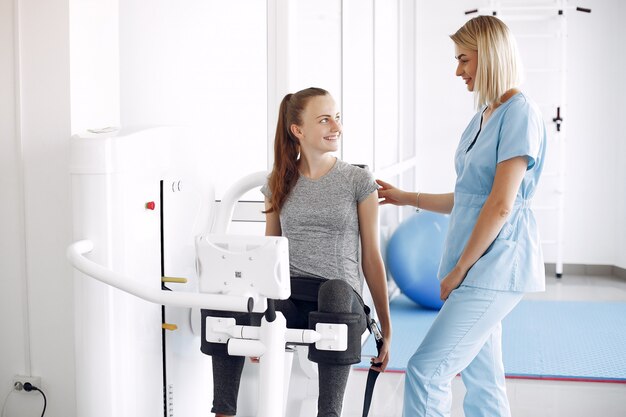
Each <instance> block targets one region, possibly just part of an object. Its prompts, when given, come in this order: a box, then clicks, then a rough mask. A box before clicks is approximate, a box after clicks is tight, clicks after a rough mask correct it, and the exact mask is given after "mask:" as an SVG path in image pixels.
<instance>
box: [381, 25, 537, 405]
mask: <svg viewBox="0 0 626 417" xmlns="http://www.w3.org/2000/svg"><path fill="white" fill-rule="evenodd" d="M450 37H451V38H452V40H453V41H454V44H455V57H456V59H457V61H458V66H457V69H456V75H457V76H459V77H461V78H462V79H463V81H464V82H465V84H466V85H467V89H468V90H469V91H472V92H473V93H474V94H475V97H476V103H477V108H478V112H477V113H476V115H475V116H474V117H473V119H472V120H471V121H470V123H469V125H468V126H467V128H466V129H465V131H464V132H463V135H462V136H461V141H460V143H459V146H458V149H457V151H456V154H455V169H456V173H457V180H456V185H455V188H454V193H450V194H426V193H419V192H418V193H414V192H406V191H403V190H400V189H398V188H395V187H393V186H392V185H390V184H387V183H385V182H383V181H378V182H379V184H380V185H381V186H382V188H381V189H380V190H379V192H378V194H379V197H380V198H381V199H382V200H381V204H395V205H399V206H402V205H412V206H415V207H417V208H419V209H424V210H430V211H435V212H439V213H450V223H449V230H448V235H447V238H446V243H445V247H444V251H443V255H442V260H441V266H440V269H439V278H440V280H441V299H442V300H445V303H444V305H443V307H442V308H441V311H440V312H439V315H438V316H437V318H436V320H435V321H434V323H433V325H432V327H431V329H430V330H429V332H428V333H427V335H426V337H425V339H424V341H423V342H422V344H421V345H420V346H419V348H418V349H417V351H416V352H415V354H414V355H413V357H411V359H410V360H409V363H408V365H407V373H406V383H405V394H404V416H405V417H418V416H429V417H430V416H448V415H450V405H451V393H450V386H451V382H452V379H453V378H454V377H455V376H456V375H457V374H458V373H459V372H460V373H461V376H462V378H463V382H464V384H465V387H466V388H467V394H466V396H465V400H464V403H463V407H464V411H465V416H466V417H474V416H510V409H509V403H508V400H507V396H506V389H505V380H504V367H503V364H502V340H501V339H502V337H501V336H502V329H501V322H502V319H503V318H504V317H506V315H507V314H509V312H510V311H511V310H513V308H514V307H515V306H516V305H517V303H519V301H520V300H521V299H522V296H523V294H524V293H525V292H533V291H543V290H544V288H545V276H544V265H543V256H542V253H541V247H540V243H539V235H538V231H537V225H536V223H535V218H534V216H533V212H532V210H531V208H530V203H531V199H532V197H533V194H534V192H535V189H536V187H537V183H538V181H539V178H540V176H541V171H542V168H543V161H544V155H545V140H546V133H545V126H544V123H543V121H542V117H541V113H540V111H539V109H538V108H537V106H536V105H535V104H534V103H533V102H532V101H531V100H530V99H529V98H528V97H527V96H526V95H524V93H522V92H521V91H520V90H519V89H518V86H519V83H520V79H519V78H520V71H521V67H520V62H519V58H518V54H517V48H516V45H515V40H514V38H513V36H512V35H511V33H510V31H509V29H508V28H507V26H506V25H505V24H504V23H502V21H500V20H499V19H497V18H496V17H493V16H479V17H476V18H474V19H471V20H470V21H468V22H467V23H466V24H465V25H464V26H463V27H461V28H460V29H459V30H458V31H457V32H456V33H455V34H454V35H451V36H450ZM416 232H418V231H416Z"/></svg>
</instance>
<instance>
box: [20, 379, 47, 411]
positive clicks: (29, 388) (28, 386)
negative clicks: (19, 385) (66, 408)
mask: <svg viewBox="0 0 626 417" xmlns="http://www.w3.org/2000/svg"><path fill="white" fill-rule="evenodd" d="M33 390H34V391H39V393H40V394H41V395H42V396H43V410H42V411H41V417H43V415H44V414H46V406H47V405H48V399H47V398H46V394H44V392H43V391H42V390H40V389H39V388H37V387H36V386H34V385H33V384H31V383H30V382H27V383H25V384H24V391H26V392H31V391H33Z"/></svg>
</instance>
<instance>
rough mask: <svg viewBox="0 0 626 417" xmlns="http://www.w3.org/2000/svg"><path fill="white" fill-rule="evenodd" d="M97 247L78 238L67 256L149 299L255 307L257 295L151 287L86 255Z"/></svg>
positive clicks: (218, 307)
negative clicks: (222, 293)
mask: <svg viewBox="0 0 626 417" xmlns="http://www.w3.org/2000/svg"><path fill="white" fill-rule="evenodd" d="M93 248H94V245H93V242H92V241H90V240H80V241H78V242H74V243H72V244H71V245H70V246H68V248H67V251H66V256H67V259H69V261H70V263H71V264H72V266H74V268H76V269H78V270H79V271H81V272H83V273H85V274H86V275H89V276H90V277H93V278H95V279H97V280H98V281H100V282H103V283H105V284H108V285H111V286H112V287H115V288H117V289H120V290H122V291H125V292H127V293H130V294H132V295H134V296H137V297H139V298H142V299H144V300H146V301H150V302H152V303H155V304H163V305H168V306H173V307H199V308H207V309H211V310H224V311H240V312H251V311H252V308H253V307H254V299H253V298H252V297H243V296H233V295H220V294H207V293H191V292H181V291H162V290H158V289H152V288H149V287H147V286H145V285H141V284H139V283H137V282H135V281H133V280H132V279H130V278H128V277H125V276H123V275H120V274H118V273H116V272H113V271H111V270H110V269H107V268H105V267H103V266H102V265H99V264H97V263H95V262H93V261H91V260H89V259H87V258H86V257H84V256H83V255H84V254H86V253H89V252H91V251H92V250H93Z"/></svg>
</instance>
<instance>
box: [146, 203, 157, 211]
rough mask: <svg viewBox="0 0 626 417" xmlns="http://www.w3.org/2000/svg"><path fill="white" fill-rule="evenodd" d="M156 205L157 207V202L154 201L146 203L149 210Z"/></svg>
mask: <svg viewBox="0 0 626 417" xmlns="http://www.w3.org/2000/svg"><path fill="white" fill-rule="evenodd" d="M155 207H156V204H154V201H149V202H147V203H146V208H147V209H148V210H154V208H155Z"/></svg>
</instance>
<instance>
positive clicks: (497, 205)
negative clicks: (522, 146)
mask: <svg viewBox="0 0 626 417" xmlns="http://www.w3.org/2000/svg"><path fill="white" fill-rule="evenodd" d="M527 166H528V161H527V158H526V157H525V156H518V157H516V158H512V159H508V160H506V161H503V162H500V163H499V164H498V165H497V166H496V175H495V178H494V180H493V186H492V188H491V192H490V193H489V196H488V197H487V200H486V201H485V204H484V205H483V208H482V209H481V210H480V214H479V215H478V220H477V221H476V225H475V226H474V230H472V234H471V235H470V237H469V240H468V241H467V244H466V245H465V249H464V250H463V253H462V254H461V257H460V258H459V260H458V262H457V264H456V266H455V267H454V268H453V269H452V271H451V272H450V273H449V274H448V275H447V276H446V277H445V278H444V279H443V280H442V281H441V299H442V300H446V299H447V298H448V296H449V295H450V293H451V292H452V290H454V289H455V288H457V287H458V286H459V285H461V282H463V279H465V275H466V274H467V271H469V269H470V268H471V267H472V266H473V265H474V264H475V263H476V261H478V259H479V258H480V257H481V256H483V254H484V253H485V251H486V250H487V248H488V247H489V245H491V244H492V243H493V241H494V240H495V238H496V237H497V236H498V233H500V230H501V229H502V226H504V223H505V222H506V219H507V218H508V217H509V214H510V213H511V210H512V208H513V203H514V202H515V196H516V195H517V191H518V190H519V187H520V184H521V183H522V180H523V179H524V174H526V168H527ZM420 197H421V196H420Z"/></svg>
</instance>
